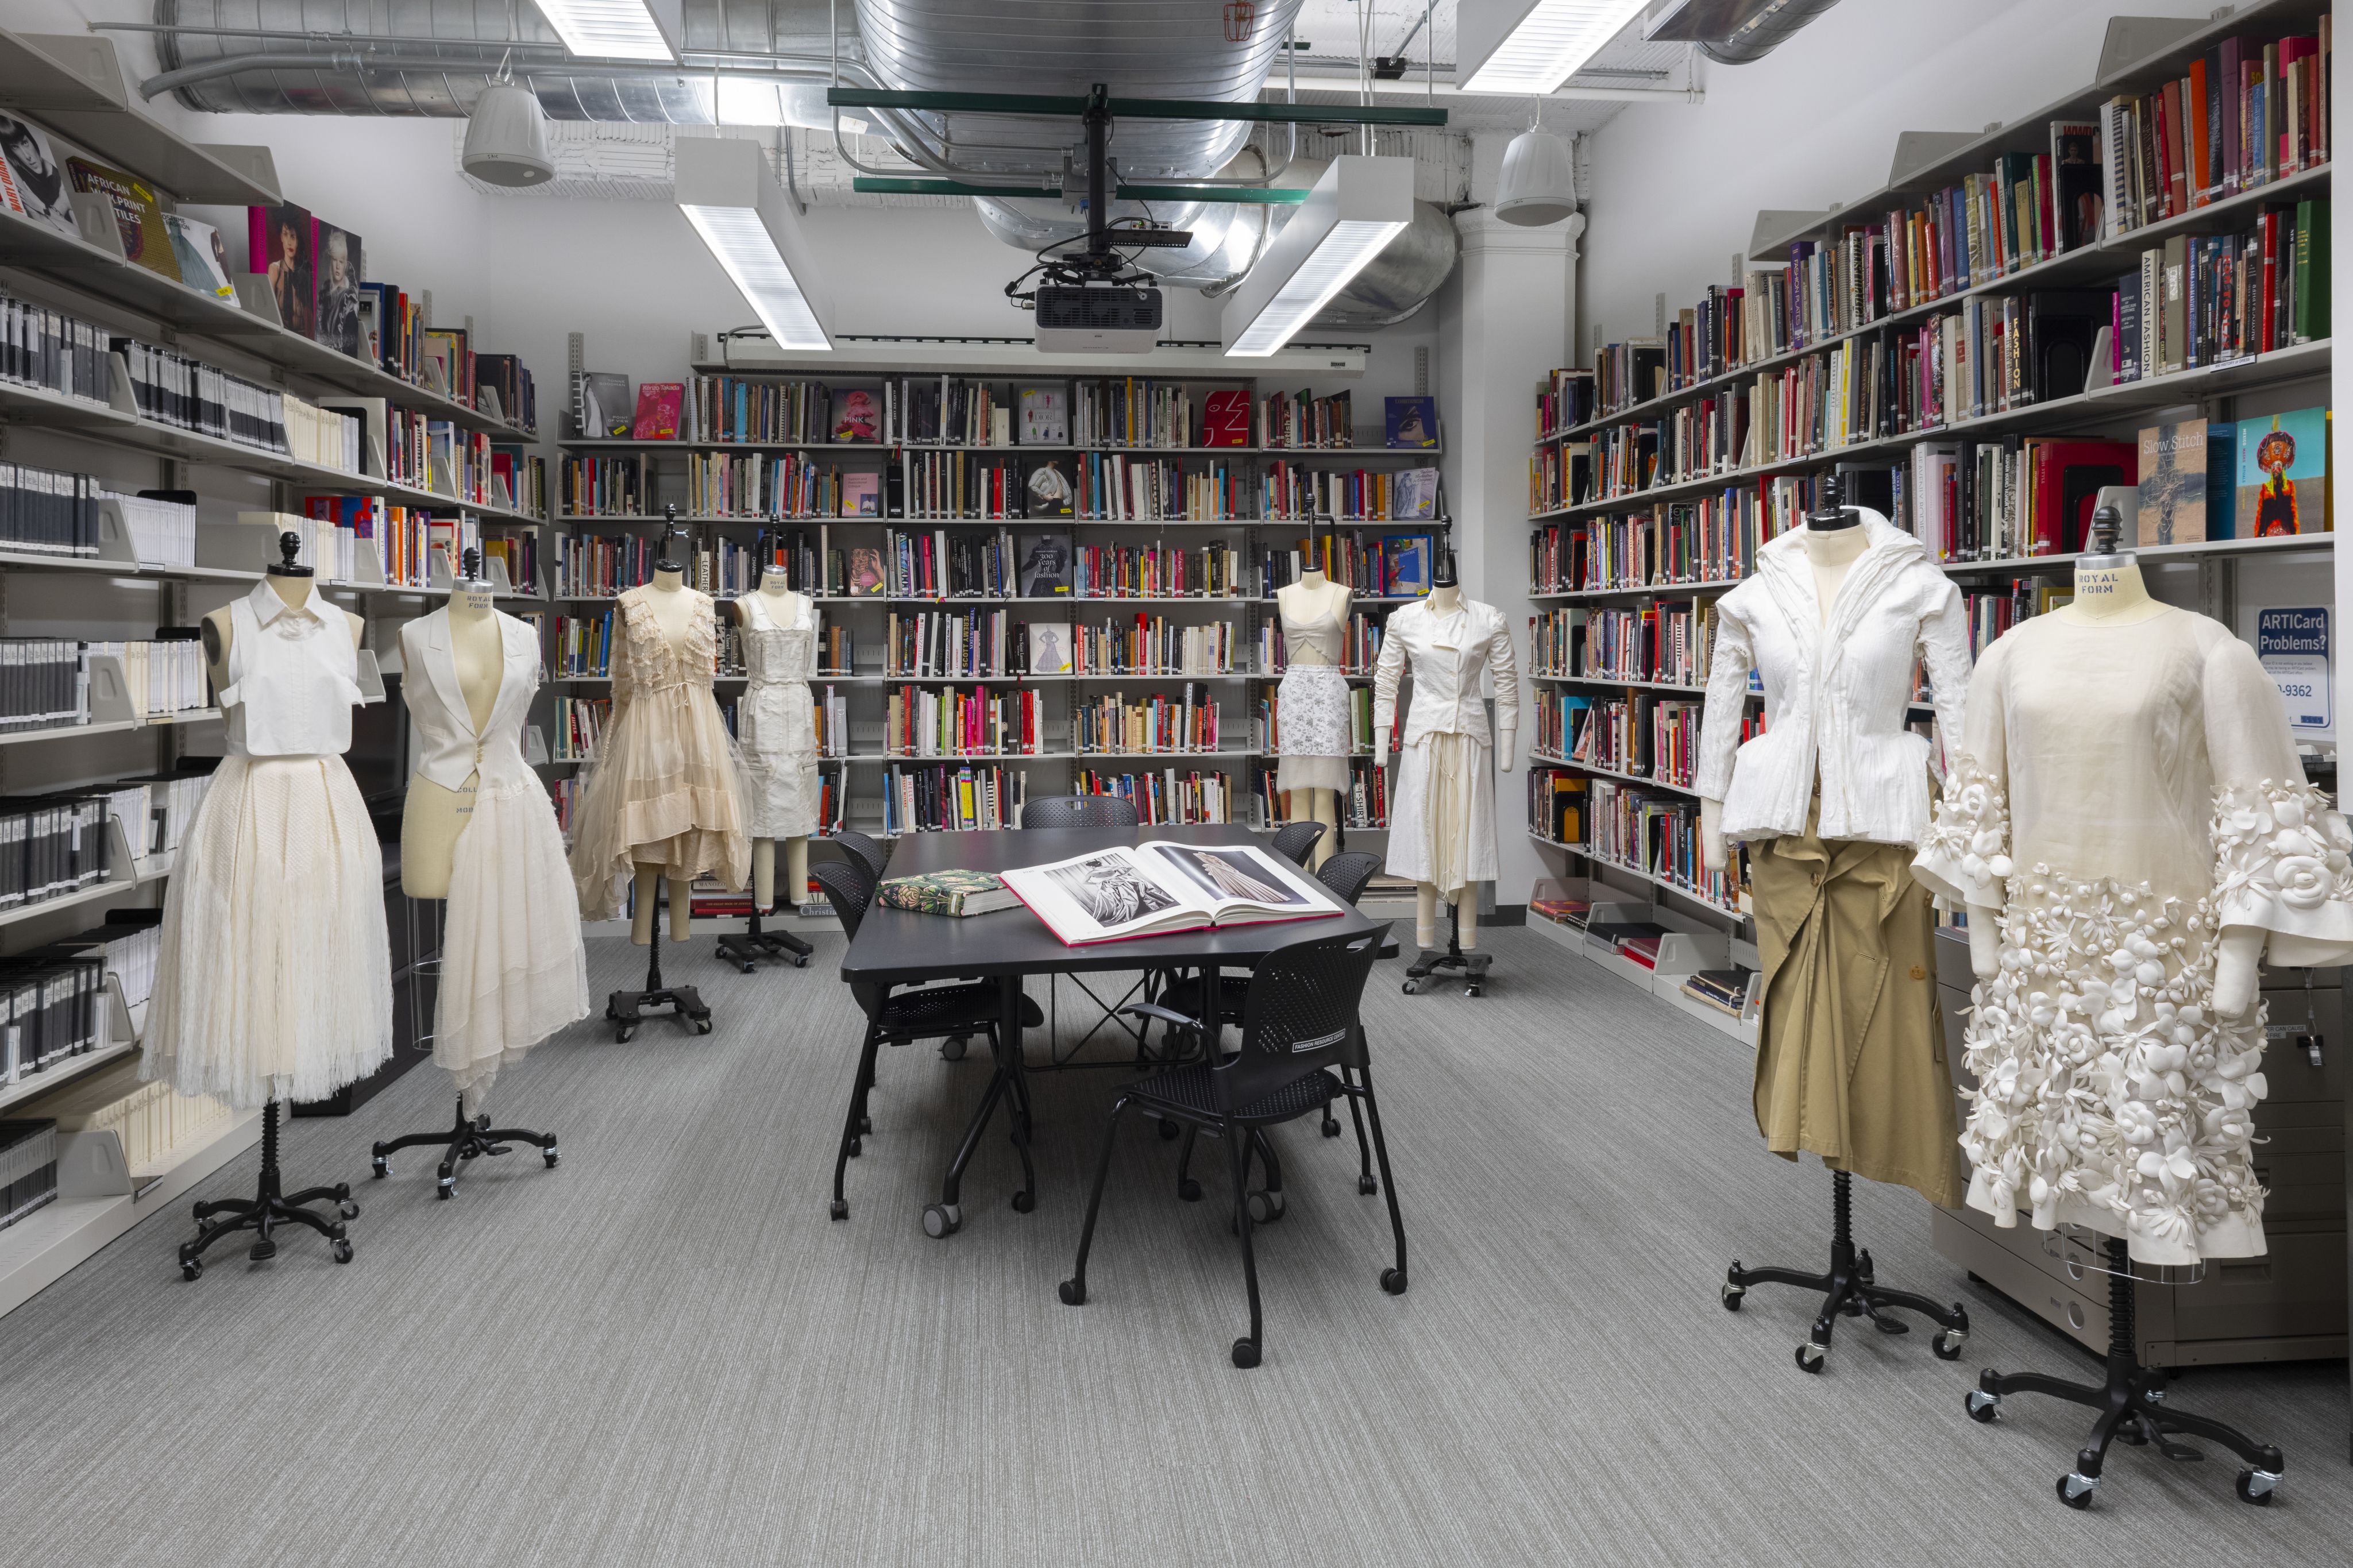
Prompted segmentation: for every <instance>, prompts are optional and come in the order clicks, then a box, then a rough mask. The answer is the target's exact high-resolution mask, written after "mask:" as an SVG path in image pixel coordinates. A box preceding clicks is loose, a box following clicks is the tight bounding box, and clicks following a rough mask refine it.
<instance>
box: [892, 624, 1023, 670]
mask: <svg viewBox="0 0 2353 1568" xmlns="http://www.w3.org/2000/svg"><path fill="white" fill-rule="evenodd" d="M1022 643H1023V634H1022V630H1021V626H1020V625H1019V623H1017V622H1015V621H1014V620H1013V619H1012V617H1011V616H1009V615H1008V613H1007V612H1006V611H1003V610H914V611H901V610H892V612H891V614H890V616H889V618H888V619H887V620H886V621H885V623H884V625H883V630H882V668H883V672H884V673H885V674H887V675H893V676H914V677H932V678H938V679H949V680H954V679H966V678H969V677H973V676H1004V675H1011V674H1014V673H1015V672H1016V670H1015V665H1016V663H1018V652H1019V650H1020V648H1021V647H1022Z"/></svg>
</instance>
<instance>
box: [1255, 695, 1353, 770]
mask: <svg viewBox="0 0 2353 1568" xmlns="http://www.w3.org/2000/svg"><path fill="white" fill-rule="evenodd" d="M1372 749H1373V689H1372V688H1371V687H1369V686H1352V687H1350V688H1349V689H1348V751H1349V753H1350V754H1351V755H1369V754H1371V752H1372ZM1250 750H1251V751H1252V752H1255V753H1256V754H1257V755H1259V756H1261V757H1280V756H1281V755H1282V695H1281V688H1280V687H1279V686H1278V685H1276V684H1274V683H1271V682H1270V683H1268V684H1266V685H1263V686H1260V687H1258V688H1256V689H1254V690H1253V691H1252V693H1251V697H1250Z"/></svg>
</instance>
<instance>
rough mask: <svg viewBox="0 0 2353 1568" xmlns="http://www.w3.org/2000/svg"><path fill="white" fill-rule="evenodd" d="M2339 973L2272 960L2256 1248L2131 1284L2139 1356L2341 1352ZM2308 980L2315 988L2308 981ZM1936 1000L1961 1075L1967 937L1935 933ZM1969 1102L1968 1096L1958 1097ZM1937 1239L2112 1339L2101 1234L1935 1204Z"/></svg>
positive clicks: (2068, 1329) (2352, 1044)
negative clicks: (2181, 1280)
mask: <svg viewBox="0 0 2353 1568" xmlns="http://www.w3.org/2000/svg"><path fill="white" fill-rule="evenodd" d="M2338 973H2339V972H2338V971H2337V970H2329V969H2323V970H2312V971H2306V970H2281V971H2276V972H2274V971H2266V972H2265V973H2264V975H2263V1000H2264V1001H2265V1003H2267V1004H2268V1005H2269V1007H2270V1032H2271V1044H2270V1047H2269V1048H2268V1049H2267V1050H2266V1051H2265V1052H2264V1053H2263V1076H2264V1078H2265V1079H2266V1080H2267V1081H2268V1082H2269V1084H2270V1086H2271V1094H2270V1097H2269V1098H2267V1099H2266V1100H2264V1101H2263V1105H2262V1106H2261V1107H2260V1108H2259V1109H2258V1110H2257V1111H2256V1113H2255V1134H2256V1137H2257V1139H2258V1142H2257V1144H2256V1147H2255V1173H2256V1175H2257V1176H2258V1177H2260V1178H2261V1179H2262V1181H2263V1185H2264V1187H2265V1188H2266V1189H2267V1190H2268V1191H2269V1193H2270V1197H2269V1198H2268V1199H2267V1200H2266V1201H2265V1203H2264V1205H2263V1235H2264V1237H2265V1239H2266V1241H2267V1242H2268V1244H2269V1246H2270V1251H2269V1252H2268V1253H2267V1254H2266V1255H2265V1256H2263V1257H2262V1258H2242V1259H2234V1260H2231V1261H2227V1262H2222V1261H2216V1262H2210V1263H2208V1264H2207V1265H2206V1275H2205V1278H2204V1279H2200V1280H2199V1282H2198V1283H2196V1284H2194V1285H2153V1284H2147V1283H2143V1284H2142V1285H2140V1286H2139V1287H2138V1288H2137V1291H2138V1294H2137V1303H2136V1306H2135V1309H2134V1310H2135V1323H2136V1326H2137V1328H2138V1329H2139V1331H2140V1344H2139V1347H2138V1349H2139V1352H2140V1357H2141V1360H2142V1361H2143V1362H2144V1363H2148V1364H2151V1365H2156V1366H2211V1365H2214V1364H2217V1363H2224V1362H2251V1361H2307V1360H2321V1359H2333V1358H2336V1357H2339V1356H2342V1355H2344V1354H2345V1353H2346V1345H2347V1338H2346V1287H2347V1268H2346V1263H2347V1260H2346V1251H2345V1212H2346V1195H2347V1172H2346V1164H2345V1130H2346V1120H2345V1105H2344V1100H2345V1091H2346V1088H2347V1085H2348V1079H2353V1062H2348V1058H2349V1057H2353V1038H2348V1036H2347V1034H2346V1032H2345V1028H2344V994H2343V992H2342V991H2341V990H2339V989H2338V985H2337V976H2338ZM2307 978H2309V979H2310V980H2311V981H2312V984H2310V985H2309V986H2307V985H2306V979H2307ZM1936 979H1937V983H1938V990H1937V1002H1938V1004H1939V1005H1940V1006H1941V1008H1942V1009H1943V1012H1944V1018H1945V1039H1946V1047H1947V1051H1948V1052H1949V1053H1950V1057H1951V1060H1952V1063H1953V1070H1954V1072H1955V1074H1956V1076H1965V1074H1966V1069H1965V1068H1964V1067H1963V1065H1962V1058H1961V1029H1962V1026H1963V1025H1964V1023H1966V1021H1967V1016H1966V1014H1965V1012H1964V1009H1966V1008H1967V1007H1968V1005H1969V985H1970V975H1969V946H1968V940H1967V938H1966V937H1964V936H1963V935H1962V933H1960V932H1958V931H1938V932H1937V933H1936ZM1963 1109H1964V1111H1966V1109H1967V1108H1966V1107H1964V1108H1963ZM1933 1225H1934V1234H1935V1238H1936V1250H1937V1251H1938V1252H1939V1253H1940V1254H1942V1255H1943V1256H1944V1257H1945V1258H1947V1259H1949V1260H1951V1261H1952V1262H1954V1263H1957V1264H1958V1265H1960V1266H1961V1267H1962V1268H1966V1269H1968V1272H1969V1273H1970V1274H1971V1275H1972V1276H1974V1277H1975V1278H1976V1279H1978V1280H1979V1281H1980V1282H1981V1283H1983V1284H1986V1285H1989V1286H1991V1287H1992V1288H1993V1289H1997V1290H1999V1291H2000V1292H2001V1293H2002V1294H2003V1295H2005V1296H2007V1297H2009V1298H2010V1300H2013V1301H2015V1302H2017V1303H2018V1304H2019V1305H2021V1306H2022V1307H2024V1308H2026V1309H2027V1310H2029V1311H2031V1312H2033V1313H2035V1314H2036V1315H2037V1316H2038V1317H2041V1318H2042V1320H2043V1321H2046V1322H2048V1323H2050V1324H2051V1325H2052V1327H2054V1328H2057V1329H2059V1330H2061V1331H2064V1332H2065V1333H2067V1334H2069V1335H2071V1336H2073V1338H2074V1339H2075V1340H2077V1341H2079V1342H2082V1343H2083V1345H2084V1347H2085V1348H2086V1349H2089V1350H2092V1351H2095V1352H2103V1353H2105V1352H2106V1350H2107V1344H2108V1281H2107V1276H2106V1275H2105V1274H2103V1273H2101V1272H2100V1271H2099V1269H2100V1267H2101V1264H2100V1255H2099V1242H2098V1238H2096V1237H2091V1236H2089V1235H2087V1234H2084V1233H2082V1232H2078V1231H2059V1232H2055V1233H2054V1232H2045V1231H2039V1230H2036V1229H2035V1228H2033V1226H2031V1225H2029V1224H2027V1223H2026V1221H2025V1220H2024V1218H2023V1217H2021V1219H2020V1221H2019V1223H2018V1225H2017V1226H2015V1227H2014V1228H2012V1229H2010V1230H2002V1229H2000V1228H1998V1227H1996V1226H1995V1225H1994V1223H1993V1218H1992V1216H1991V1215H1983V1214H1979V1213H1978V1211H1977V1210H1975V1209H1967V1208H1964V1209H1943V1208H1940V1209H1937V1210H1936V1214H1935V1218H1934V1221H1933Z"/></svg>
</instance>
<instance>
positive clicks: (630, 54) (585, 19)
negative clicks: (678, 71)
mask: <svg viewBox="0 0 2353 1568" xmlns="http://www.w3.org/2000/svg"><path fill="white" fill-rule="evenodd" d="M533 3H534V4H535V5H538V6H539V14H540V15H541V16H544V17H546V18H547V25H548V26H551V27H553V28H554V29H555V36H556V37H559V38H562V39H563V40H564V47H565V48H567V49H570V50H571V51H572V52H573V53H574V54H575V55H578V56H579V57H581V58H583V59H592V60H670V61H675V60H676V59H677V58H678V46H679V41H680V39H681V37H684V33H683V31H682V30H681V27H680V25H679V12H680V9H681V4H682V0H533Z"/></svg>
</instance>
